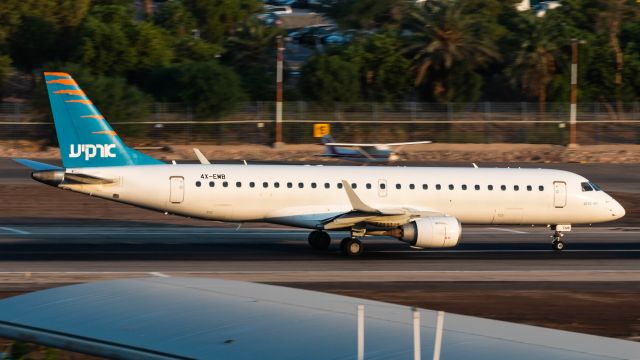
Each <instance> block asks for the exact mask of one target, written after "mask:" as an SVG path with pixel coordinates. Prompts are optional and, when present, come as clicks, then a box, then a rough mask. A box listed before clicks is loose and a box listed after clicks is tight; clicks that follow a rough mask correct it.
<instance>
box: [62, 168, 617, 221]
mask: <svg viewBox="0 0 640 360" xmlns="http://www.w3.org/2000/svg"><path fill="white" fill-rule="evenodd" d="M67 172H77V173H83V174H88V175H92V176H96V177H101V178H109V179H116V181H115V183H113V184H106V185H70V184H63V185H60V186H61V187H64V188H68V189H71V190H73V191H78V192H83V193H88V194H91V195H93V196H98V197H102V198H107V199H111V200H115V201H119V202H124V203H128V204H133V205H137V206H142V207H145V208H150V209H155V210H159V211H164V212H167V213H171V214H178V215H182V216H189V217H194V218H201V219H209V220H221V221H234V222H243V221H267V222H272V223H278V224H286V225H292V226H298V227H306V228H317V227H318V226H319V224H320V223H321V222H322V221H323V220H326V219H328V218H330V217H332V216H336V215H339V214H343V213H345V212H349V211H350V210H352V208H351V204H350V202H349V198H348V196H347V193H346V191H345V189H343V188H342V186H341V185H338V184H340V183H341V181H342V180H346V181H347V182H348V183H350V184H354V185H355V186H352V187H353V188H354V191H355V193H356V194H357V196H358V197H359V198H360V199H361V200H362V201H363V202H364V203H366V204H367V205H369V206H371V207H374V208H377V209H385V208H395V209H398V208H402V209H410V210H413V211H426V212H437V213H443V214H446V215H449V216H454V217H456V218H457V219H459V220H460V222H461V223H463V224H542V225H547V224H551V225H553V224H590V223H597V222H605V221H612V220H615V219H618V218H620V217H622V216H623V215H624V209H623V208H622V206H620V204H619V203H618V202H617V201H616V200H614V199H613V198H612V197H611V196H609V195H608V194H606V193H605V192H604V191H595V190H594V191H584V190H583V189H582V188H581V183H583V182H587V181H588V180H587V179H585V178H583V177H582V176H580V175H576V174H574V173H570V172H567V171H560V170H548V169H520V168H517V169H516V168H511V169H510V168H507V169H505V168H471V167H469V168H448V167H353V166H301V165H216V164H213V165H200V164H197V165H184V164H180V165H144V166H119V167H99V168H82V169H67ZM198 183H199V186H198ZM326 184H328V188H327V185H326ZM225 185H226V186H225ZM339 186H340V187H339ZM476 187H477V188H476ZM491 187H492V189H491Z"/></svg>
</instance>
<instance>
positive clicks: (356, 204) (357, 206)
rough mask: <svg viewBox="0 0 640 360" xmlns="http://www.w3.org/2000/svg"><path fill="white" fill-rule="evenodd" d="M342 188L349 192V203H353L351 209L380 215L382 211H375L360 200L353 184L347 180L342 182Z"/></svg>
mask: <svg viewBox="0 0 640 360" xmlns="http://www.w3.org/2000/svg"><path fill="white" fill-rule="evenodd" d="M342 186H344V190H345V191H346V192H347V196H348V197H349V202H351V207H352V208H353V210H356V211H363V212H368V213H376V214H379V213H380V210H378V209H374V208H372V207H371V206H369V205H367V204H365V203H364V202H363V201H362V200H360V198H359V197H358V195H356V192H355V191H353V189H352V188H351V184H349V183H348V182H347V180H342Z"/></svg>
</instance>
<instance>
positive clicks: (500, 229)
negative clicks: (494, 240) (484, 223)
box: [489, 228, 528, 234]
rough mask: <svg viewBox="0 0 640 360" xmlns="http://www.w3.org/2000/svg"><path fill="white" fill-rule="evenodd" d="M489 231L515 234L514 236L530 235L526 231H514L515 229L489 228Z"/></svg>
mask: <svg viewBox="0 0 640 360" xmlns="http://www.w3.org/2000/svg"><path fill="white" fill-rule="evenodd" d="M489 229H491V230H498V231H505V232H510V233H513V234H528V232H526V231H519V230H513V229H506V228H489Z"/></svg>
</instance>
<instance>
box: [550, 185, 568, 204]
mask: <svg viewBox="0 0 640 360" xmlns="http://www.w3.org/2000/svg"><path fill="white" fill-rule="evenodd" d="M553 205H554V206H555V207H557V208H563V207H565V206H566V205H567V183H565V182H564V181H554V182H553Z"/></svg>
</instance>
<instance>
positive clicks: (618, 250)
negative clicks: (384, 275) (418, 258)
mask: <svg viewBox="0 0 640 360" xmlns="http://www.w3.org/2000/svg"><path fill="white" fill-rule="evenodd" d="M371 252H373V253H390V254H391V253H393V254H419V253H432V254H433V253H438V254H439V253H445V254H446V253H452V254H453V253H474V254H491V253H552V252H553V250H532V249H522V250H520V249H511V250H508V249H496V250H415V251H411V250H382V251H373V250H372V251H371ZM562 252H563V253H570V252H624V253H636V252H640V249H577V250H562Z"/></svg>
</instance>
